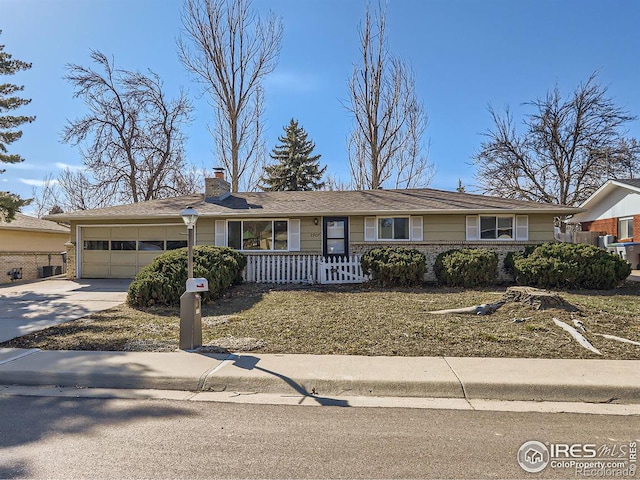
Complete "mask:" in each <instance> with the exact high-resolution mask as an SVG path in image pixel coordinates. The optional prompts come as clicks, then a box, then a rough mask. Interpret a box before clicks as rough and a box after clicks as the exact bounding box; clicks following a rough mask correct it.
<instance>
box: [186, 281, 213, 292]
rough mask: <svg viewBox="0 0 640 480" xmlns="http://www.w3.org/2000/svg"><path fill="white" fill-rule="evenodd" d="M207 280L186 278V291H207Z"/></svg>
mask: <svg viewBox="0 0 640 480" xmlns="http://www.w3.org/2000/svg"><path fill="white" fill-rule="evenodd" d="M208 291H209V282H208V281H207V279H206V278H188V279H187V292H208Z"/></svg>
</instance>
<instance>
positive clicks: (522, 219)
mask: <svg viewBox="0 0 640 480" xmlns="http://www.w3.org/2000/svg"><path fill="white" fill-rule="evenodd" d="M466 223H467V225H466V238H467V241H472V240H497V241H513V240H519V241H525V240H528V239H529V216H528V215H469V216H467V222H466Z"/></svg>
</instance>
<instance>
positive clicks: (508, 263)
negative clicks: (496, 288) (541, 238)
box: [503, 245, 538, 276]
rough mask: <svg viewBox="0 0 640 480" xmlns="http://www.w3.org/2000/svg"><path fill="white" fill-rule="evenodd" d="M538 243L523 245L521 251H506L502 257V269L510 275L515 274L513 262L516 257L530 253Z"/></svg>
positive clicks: (523, 256) (524, 256)
mask: <svg viewBox="0 0 640 480" xmlns="http://www.w3.org/2000/svg"><path fill="white" fill-rule="evenodd" d="M537 246H538V245H529V246H528V247H525V249H524V251H522V252H509V253H507V255H506V256H505V257H504V262H503V266H504V271H505V272H507V273H508V274H510V275H514V276H515V274H516V270H515V267H514V262H515V260H516V258H526V257H528V256H529V255H531V254H532V253H533V251H534V250H535V249H536V247H537Z"/></svg>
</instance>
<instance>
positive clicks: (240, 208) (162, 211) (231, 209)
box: [46, 188, 579, 221]
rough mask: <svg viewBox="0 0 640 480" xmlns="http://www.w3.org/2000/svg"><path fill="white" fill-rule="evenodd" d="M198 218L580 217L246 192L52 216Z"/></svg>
mask: <svg viewBox="0 0 640 480" xmlns="http://www.w3.org/2000/svg"><path fill="white" fill-rule="evenodd" d="M187 206H190V207H193V208H195V209H196V210H197V211H198V213H199V215H200V217H227V218H228V217H254V218H255V217H279V216H327V215H381V214H392V213H393V214H446V213H466V214H473V213H496V214H498V213H537V212H539V213H553V214H569V213H576V212H577V211H579V209H576V208H573V207H566V206H559V205H550V204H541V203H535V202H527V201H522V200H512V199H505V198H498V197H489V196H484V195H473V194H468V193H458V192H448V191H444V190H434V189H428V188H425V189H414V190H356V191H352V190H349V191H327V190H321V191H309V192H298V191H296V192H243V193H232V194H230V195H229V196H227V197H226V198H224V199H222V200H219V199H215V198H206V199H205V198H204V195H202V194H199V195H189V196H183V197H173V198H166V199H161V200H150V201H147V202H139V203H134V204H128V205H119V206H115V207H107V208H100V209H95V210H84V211H76V212H71V213H60V214H56V215H49V216H48V217H46V218H49V219H51V220H56V221H71V220H116V219H129V220H134V221H135V220H143V219H153V218H178V217H179V215H180V211H181V210H182V209H184V208H185V207H187Z"/></svg>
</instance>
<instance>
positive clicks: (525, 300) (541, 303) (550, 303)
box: [502, 287, 578, 312]
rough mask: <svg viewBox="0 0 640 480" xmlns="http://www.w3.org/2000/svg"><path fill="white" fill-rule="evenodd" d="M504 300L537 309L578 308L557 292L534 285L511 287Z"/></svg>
mask: <svg viewBox="0 0 640 480" xmlns="http://www.w3.org/2000/svg"><path fill="white" fill-rule="evenodd" d="M502 301H503V302H505V303H508V302H518V303H522V304H524V305H528V306H530V307H532V308H535V309H536V310H546V309H548V308H562V309H564V310H568V311H571V312H575V311H577V310H578V309H577V308H576V307H574V306H573V305H571V304H570V303H568V302H567V301H566V300H565V299H564V298H562V297H561V296H560V295H558V294H557V293H554V292H550V291H548V290H539V289H537V288H533V287H509V288H507V291H506V293H505V294H504V296H503V297H502Z"/></svg>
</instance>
